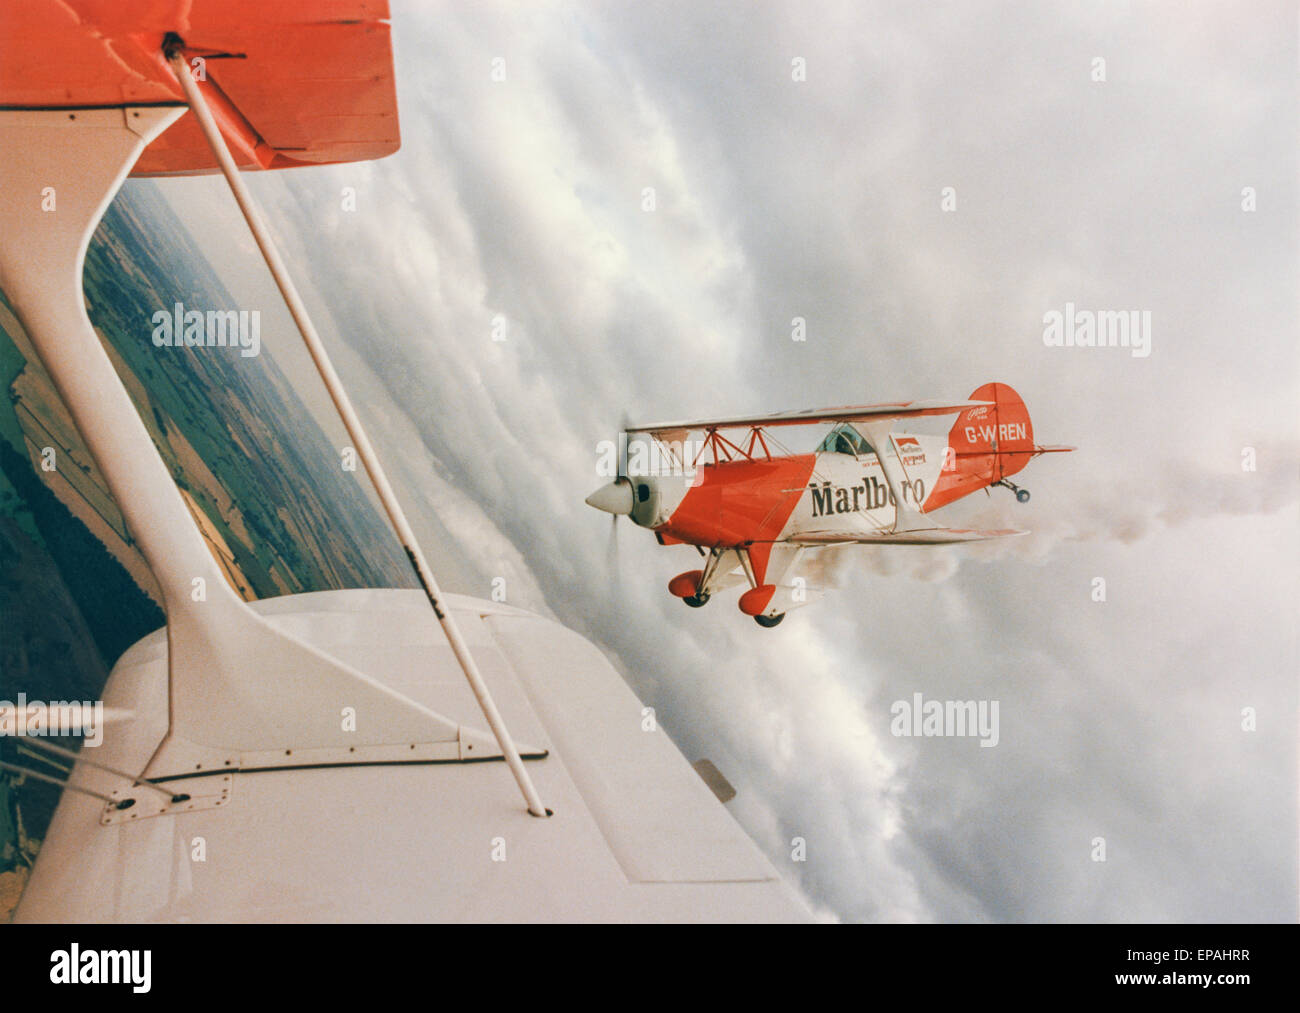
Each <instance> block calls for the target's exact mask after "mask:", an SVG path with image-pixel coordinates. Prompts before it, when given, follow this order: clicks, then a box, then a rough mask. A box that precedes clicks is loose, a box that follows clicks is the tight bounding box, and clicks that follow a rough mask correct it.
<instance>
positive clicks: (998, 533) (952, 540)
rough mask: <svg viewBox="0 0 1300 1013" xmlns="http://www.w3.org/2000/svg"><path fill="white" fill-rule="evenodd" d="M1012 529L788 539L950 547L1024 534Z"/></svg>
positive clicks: (805, 535)
mask: <svg viewBox="0 0 1300 1013" xmlns="http://www.w3.org/2000/svg"><path fill="white" fill-rule="evenodd" d="M1027 534H1029V532H1028V531H1017V530H1015V529H1014V528H1002V529H999V530H992V531H990V530H976V529H974V528H923V529H921V530H919V531H880V532H875V531H872V532H848V531H805V532H803V533H801V534H798V535H795V536H794V537H793V538H791V539H790V541H792V542H793V543H794V544H796V545H953V544H956V543H958V542H982V541H985V540H987V539H989V538H1006V537H1008V536H1011V535H1027Z"/></svg>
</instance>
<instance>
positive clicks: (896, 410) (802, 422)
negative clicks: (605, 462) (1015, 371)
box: [624, 400, 993, 433]
mask: <svg viewBox="0 0 1300 1013" xmlns="http://www.w3.org/2000/svg"><path fill="white" fill-rule="evenodd" d="M992 403H993V402H992V401H944V400H930V401H889V402H886V403H884V404H871V405H849V406H846V407H843V408H806V409H804V410H803V411H794V412H776V413H775V414H773V415H736V416H733V417H731V418H722V419H703V420H696V421H686V422H659V423H656V424H654V425H647V426H629V427H628V428H627V429H626V430H624V431H625V432H629V433H663V432H672V431H679V432H689V431H691V430H699V429H723V428H733V427H734V428H743V427H746V426H759V427H763V428H766V427H771V426H808V425H813V424H814V423H817V422H854V421H875V420H884V419H914V418H921V417H923V416H926V415H954V414H956V413H957V412H960V411H965V410H966V409H967V408H978V407H980V406H981V405H991V404H992Z"/></svg>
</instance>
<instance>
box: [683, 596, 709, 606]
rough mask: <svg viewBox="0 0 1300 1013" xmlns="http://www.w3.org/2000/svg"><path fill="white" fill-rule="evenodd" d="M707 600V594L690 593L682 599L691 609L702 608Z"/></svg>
mask: <svg viewBox="0 0 1300 1013" xmlns="http://www.w3.org/2000/svg"><path fill="white" fill-rule="evenodd" d="M708 600H709V596H708V595H707V594H692V595H689V596H687V597H685V598H683V599H682V601H684V602H686V604H687V605H689V606H690V607H691V608H693V609H697V608H703V607H704V605H706V604H707V603H708Z"/></svg>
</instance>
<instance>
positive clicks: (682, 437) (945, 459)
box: [587, 383, 1074, 627]
mask: <svg viewBox="0 0 1300 1013" xmlns="http://www.w3.org/2000/svg"><path fill="white" fill-rule="evenodd" d="M953 414H956V415H957V421H956V422H955V423H954V424H953V426H952V429H951V430H950V431H949V432H948V434H947V436H946V437H945V436H925V435H915V434H907V433H901V432H896V431H895V430H894V423H895V422H897V421H898V420H900V419H914V418H924V417H927V416H935V415H953ZM818 423H831V424H832V426H833V428H832V429H831V430H830V432H829V433H828V434H827V436H826V438H825V439H824V440H822V442H821V443H820V444H819V445H818V447H817V449H816V450H815V451H813V452H812V453H805V454H777V453H773V449H772V447H773V445H774V444H775V442H776V441H775V439H774V437H773V436H772V435H771V434H769V433H768V432H767V431H768V430H770V429H775V428H778V427H781V426H807V425H814V424H818ZM723 430H732V431H735V430H741V431H747V433H744V434H743V435H740V436H739V437H737V438H735V439H729V438H728V437H726V436H724V435H723V434H722V431H723ZM624 432H625V436H624V437H623V440H624V443H623V446H624V447H626V445H627V444H626V439H627V437H630V436H633V435H635V434H647V435H648V436H649V437H650V438H651V442H650V443H649V444H645V443H641V442H638V443H636V444H633V446H632V450H633V453H632V455H631V456H632V462H633V466H632V467H628V463H627V460H626V456H627V455H626V453H624V454H620V455H619V466H618V470H617V475H616V477H615V478H614V480H613V481H612V482H610V483H609V484H608V485H605V486H603V487H602V488H600V489H598V490H597V491H596V492H594V493H592V494H591V495H590V496H589V497H587V503H588V504H589V505H591V506H593V507H596V508H597V509H598V510H604V511H606V512H607V513H611V514H614V515H616V516H617V515H628V516H630V517H631V518H632V520H633V521H634V522H635V523H637V524H638V525H640V526H641V527H644V528H649V529H650V530H652V531H653V532H654V533H655V536H656V537H657V538H658V539H659V543H660V544H661V545H678V544H687V545H694V546H696V548H697V549H698V550H699V552H700V554H701V555H703V556H705V563H704V568H703V569H702V570H688V571H686V572H685V573H679V574H678V575H677V576H676V577H674V578H673V579H672V580H671V581H669V583H668V590H669V591H671V592H672V593H673V594H674V595H676V596H677V597H679V598H681V599H682V600H683V601H685V602H686V604H687V605H690V606H693V607H695V608H699V607H700V606H702V605H704V604H705V603H706V602H707V601H708V600H709V598H710V597H712V596H713V595H714V594H716V593H717V592H718V591H720V590H723V589H724V588H727V587H732V586H734V585H738V584H748V585H749V588H748V590H746V591H745V593H744V594H742V595H741V596H740V610H741V611H742V612H744V613H745V614H746V615H751V616H753V617H754V620H755V621H756V622H757V623H758V624H759V625H760V626H766V627H772V626H775V625H776V624H777V623H779V622H780V621H781V620H782V619H783V618H784V616H785V613H786V612H788V611H790V609H793V608H798V607H800V606H802V605H807V604H808V603H809V602H811V601H815V600H816V599H817V598H818V597H820V593H821V592H820V590H819V589H817V588H812V587H809V586H807V582H806V580H804V579H803V578H800V577H798V576H797V570H798V566H799V563H800V561H801V559H802V557H803V555H804V554H805V553H806V552H809V551H812V550H816V549H822V548H827V547H830V546H845V545H854V544H864V545H946V544H952V543H956V542H971V541H979V540H982V539H986V538H1000V537H1003V536H1006V535H1018V534H1024V533H1025V532H1023V531H1014V530H992V531H989V530H983V531H981V530H973V529H969V528H949V527H942V526H940V525H939V524H936V523H935V522H934V521H933V520H932V519H931V518H930V516H929V514H931V513H932V512H933V511H935V510H937V509H938V508H939V507H942V506H946V505H947V504H949V503H951V502H953V501H954V500H957V499H960V498H962V497H963V496H968V495H970V494H971V493H973V492H978V491H979V490H980V489H986V488H989V487H990V486H1002V487H1005V488H1007V489H1010V490H1011V491H1012V492H1014V493H1015V494H1016V499H1017V500H1019V501H1020V502H1022V503H1024V502H1027V501H1028V500H1029V492H1028V490H1026V489H1022V488H1020V487H1019V486H1017V485H1015V484H1014V483H1012V482H1011V481H1010V477H1011V476H1012V475H1014V474H1016V473H1017V472H1019V471H1020V470H1021V469H1022V468H1024V466H1025V465H1026V464H1028V463H1029V461H1030V459H1031V458H1034V457H1037V456H1038V455H1039V454H1046V453H1053V452H1061V451H1068V450H1073V449H1074V448H1073V447H1059V446H1038V445H1037V444H1035V443H1034V431H1033V426H1032V424H1031V423H1030V421H1029V412H1028V411H1027V410H1026V408H1025V403H1024V402H1023V401H1022V400H1021V399H1020V396H1019V395H1018V394H1017V393H1016V392H1015V391H1014V390H1012V389H1011V388H1010V387H1008V386H1007V385H1006V384H1004V383H989V384H985V385H984V386H982V387H980V388H979V389H978V390H976V391H975V392H974V393H973V394H971V396H970V399H969V400H967V401H955V402H948V401H901V402H894V403H888V404H875V405H859V406H855V407H847V408H826V409H820V410H815V411H798V412H785V413H780V414H776V415H763V416H752V417H737V418H726V419H711V420H708V421H696V422H669V423H661V424H658V425H650V426H630V427H628V428H627V429H626V430H625V431H624ZM690 433H702V434H703V436H702V439H699V440H698V441H691V440H689V439H687V437H688V435H689V434H690ZM647 446H648V447H649V450H650V451H653V453H649V454H647V453H645V452H644V451H645V450H646V448H647ZM638 452H639V453H638ZM638 456H639V457H640V458H641V462H638V460H637V459H638ZM647 457H649V460H650V463H649V465H646V464H645V463H643V462H644V460H645V459H646V458H647ZM656 458H658V461H657V462H656ZM706 458H707V460H706Z"/></svg>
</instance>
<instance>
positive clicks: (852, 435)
mask: <svg viewBox="0 0 1300 1013" xmlns="http://www.w3.org/2000/svg"><path fill="white" fill-rule="evenodd" d="M817 453H819V454H853V455H854V456H855V457H861V456H862V455H863V454H872V453H875V451H874V450H872V448H871V444H870V443H868V442H867V441H866V440H865V439H864V438H863V436H862V434H861V433H859V432H858V431H857V430H856V429H854V428H853V427H852V426H851V425H849V424H848V423H847V422H841V423H840V424H839V425H837V426H836V427H835V428H834V429H832V430H831V431H830V432H829V433H827V434H826V439H824V440H822V441H821V443H820V444H818V446H817Z"/></svg>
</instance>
